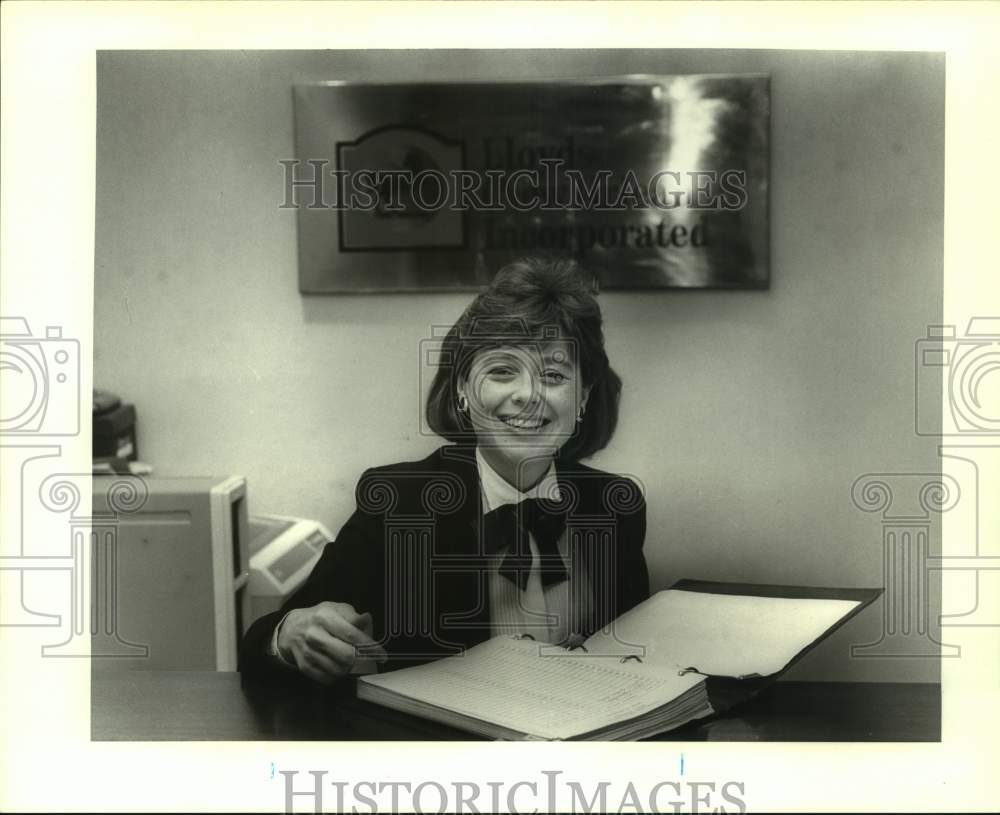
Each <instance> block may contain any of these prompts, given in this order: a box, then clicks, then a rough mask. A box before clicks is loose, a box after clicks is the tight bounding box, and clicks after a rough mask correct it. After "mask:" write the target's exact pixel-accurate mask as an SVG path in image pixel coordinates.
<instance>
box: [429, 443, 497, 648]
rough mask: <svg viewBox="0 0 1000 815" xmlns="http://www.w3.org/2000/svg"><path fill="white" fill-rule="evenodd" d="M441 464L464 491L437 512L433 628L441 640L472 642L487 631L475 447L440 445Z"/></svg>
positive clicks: (487, 588)
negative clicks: (447, 507)
mask: <svg viewBox="0 0 1000 815" xmlns="http://www.w3.org/2000/svg"><path fill="white" fill-rule="evenodd" d="M441 468H442V470H443V471H444V472H447V473H449V474H450V475H453V476H455V477H456V478H457V480H458V482H460V483H461V484H462V488H463V490H464V495H463V496H462V500H461V501H460V502H459V504H458V508H457V509H456V510H455V511H454V512H451V513H441V514H439V515H438V524H437V533H436V538H437V541H436V545H435V551H434V555H433V560H432V566H431V572H432V579H433V580H434V581H435V585H434V598H435V610H434V618H435V622H436V626H435V627H436V633H437V635H438V636H439V637H440V639H441V640H442V641H444V642H450V643H458V644H461V645H465V646H471V645H475V644H476V643H478V642H482V641H483V640H485V639H488V638H489V635H490V604H489V580H488V572H487V563H488V561H487V559H486V557H485V555H484V553H483V550H482V547H481V545H480V540H479V529H480V521H481V517H482V509H481V501H482V499H481V494H480V493H481V490H480V485H479V470H478V468H477V467H476V457H475V448H474V447H467V446H464V445H456V446H453V447H445V448H443V449H442V451H441Z"/></svg>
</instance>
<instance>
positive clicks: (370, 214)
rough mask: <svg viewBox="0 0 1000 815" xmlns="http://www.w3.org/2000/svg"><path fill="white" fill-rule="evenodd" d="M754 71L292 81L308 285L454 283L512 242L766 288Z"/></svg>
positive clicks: (512, 249)
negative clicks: (556, 78)
mask: <svg viewBox="0 0 1000 815" xmlns="http://www.w3.org/2000/svg"><path fill="white" fill-rule="evenodd" d="M769 115H770V94H769V82H768V77H767V76H764V75H756V74H754V75H728V74H726V75H722V74H713V75H685V76H645V75H643V76H629V77H618V78H602V79H593V80H583V81H574V82H493V83H480V82H456V83H420V84H373V83H359V82H324V83H315V84H307V85H297V86H296V87H295V134H296V135H295V146H296V157H295V158H294V159H286V160H282V162H281V165H282V172H283V174H284V185H285V188H284V198H283V202H282V206H283V207H286V208H293V207H294V208H295V209H296V210H297V218H298V236H299V288H300V290H301V291H302V292H303V293H340V292H379V291H425V290H436V291H447V290H455V291H464V290H472V289H476V288H479V287H481V286H483V285H485V284H486V283H488V282H489V280H490V278H491V276H492V275H493V273H495V272H496V270H497V269H499V268H500V267H501V266H502V265H503V264H504V263H506V262H508V261H510V260H513V259H515V258H517V257H521V256H524V255H537V254H552V255H562V256H565V255H571V256H574V257H576V258H577V259H578V260H579V261H580V263H581V264H582V265H583V266H585V267H586V268H587V269H589V270H590V271H592V272H593V273H594V274H595V275H596V276H597V278H598V281H599V284H600V286H601V288H602V289H643V288H668V287H686V288H748V289H760V288H767V286H768V281H769V272H768V200H767V198H768V172H769V166H768V135H769V134H768V128H769Z"/></svg>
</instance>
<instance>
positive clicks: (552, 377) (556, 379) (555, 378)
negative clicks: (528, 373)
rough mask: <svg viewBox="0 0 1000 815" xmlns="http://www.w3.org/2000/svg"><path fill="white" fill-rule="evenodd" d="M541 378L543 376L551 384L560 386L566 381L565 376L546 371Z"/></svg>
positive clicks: (557, 372) (556, 372)
mask: <svg viewBox="0 0 1000 815" xmlns="http://www.w3.org/2000/svg"><path fill="white" fill-rule="evenodd" d="M542 376H544V377H545V379H546V380H547V381H549V382H553V383H555V384H556V385H561V384H562V383H563V382H565V381H566V376H564V375H563V374H562V373H560V372H559V371H546V372H545V373H544V374H542Z"/></svg>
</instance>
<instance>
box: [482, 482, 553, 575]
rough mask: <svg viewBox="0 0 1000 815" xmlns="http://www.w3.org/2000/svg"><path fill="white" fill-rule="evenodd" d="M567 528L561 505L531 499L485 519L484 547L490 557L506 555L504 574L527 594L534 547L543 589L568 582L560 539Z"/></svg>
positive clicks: (500, 508) (489, 515) (491, 514)
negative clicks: (529, 536) (533, 547)
mask: <svg viewBox="0 0 1000 815" xmlns="http://www.w3.org/2000/svg"><path fill="white" fill-rule="evenodd" d="M565 528H566V511H565V509H560V504H559V502H557V501H548V500H545V499H542V498H528V499H527V500H524V501H521V503H519V504H504V505H503V506H502V507H498V508H497V509H494V510H493V511H492V512H487V513H486V515H485V516H483V543H484V547H485V549H486V553H487V554H491V555H492V554H497V553H498V552H506V554H505V555H504V559H503V562H502V563H501V564H500V574H501V575H503V576H504V577H505V578H507V579H508V580H509V581H510V582H511V583H513V584H514V585H515V586H517V587H518V588H519V589H521V591H524V589H525V587H526V586H527V585H528V574H529V572H530V571H531V544H530V542H529V539H528V533H529V532H530V533H531V535H533V536H534V538H535V543H537V544H538V553H539V555H540V558H539V566H540V572H541V576H542V585H543V586H545V587H548V586H552V585H555V584H556V583H561V582H562V581H563V580H566V579H567V577H568V574H567V573H566V565H565V564H564V563H563V560H562V557H560V555H559V539H560V538H561V537H562V534H563V531H564V530H565Z"/></svg>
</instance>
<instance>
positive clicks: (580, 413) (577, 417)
mask: <svg viewBox="0 0 1000 815" xmlns="http://www.w3.org/2000/svg"><path fill="white" fill-rule="evenodd" d="M582 421H583V406H582V405H581V406H580V412H579V413H577V414H576V423H577V424H580V422H582Z"/></svg>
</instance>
